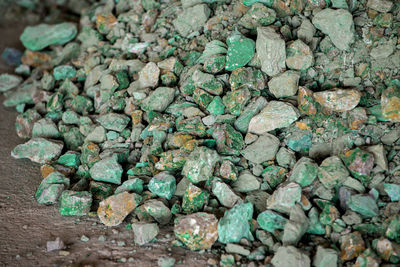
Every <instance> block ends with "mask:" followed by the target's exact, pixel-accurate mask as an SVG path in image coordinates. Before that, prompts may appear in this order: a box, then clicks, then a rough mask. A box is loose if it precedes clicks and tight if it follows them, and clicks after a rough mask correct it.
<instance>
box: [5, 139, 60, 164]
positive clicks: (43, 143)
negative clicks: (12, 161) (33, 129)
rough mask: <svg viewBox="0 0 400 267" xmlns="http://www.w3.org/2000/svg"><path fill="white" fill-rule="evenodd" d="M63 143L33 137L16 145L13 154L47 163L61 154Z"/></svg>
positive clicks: (19, 157)
mask: <svg viewBox="0 0 400 267" xmlns="http://www.w3.org/2000/svg"><path fill="white" fill-rule="evenodd" d="M63 146H64V145H63V143H62V142H60V141H52V140H47V139H44V138H41V137H38V138H32V139H31V140H29V141H28V142H26V143H25V144H21V145H18V146H16V147H15V148H14V149H13V150H12V151H11V156H13V157H14V158H17V159H23V158H28V159H30V160H31V161H33V162H37V163H47V162H50V161H52V160H54V159H56V158H58V156H59V155H60V154H61V151H62V149H63Z"/></svg>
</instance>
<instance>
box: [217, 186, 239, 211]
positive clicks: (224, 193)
mask: <svg viewBox="0 0 400 267" xmlns="http://www.w3.org/2000/svg"><path fill="white" fill-rule="evenodd" d="M212 192H213V194H214V195H215V196H216V197H217V198H218V200H219V202H220V203H221V204H222V205H223V206H225V207H228V208H232V207H233V206H234V205H235V204H236V203H240V202H241V198H240V197H239V196H238V195H236V194H235V193H234V192H233V190H232V189H231V188H230V187H229V185H227V184H225V183H223V182H218V181H216V182H215V183H214V184H213V187H212Z"/></svg>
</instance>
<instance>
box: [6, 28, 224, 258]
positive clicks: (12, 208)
mask: <svg viewBox="0 0 400 267" xmlns="http://www.w3.org/2000/svg"><path fill="white" fill-rule="evenodd" d="M22 30H23V26H21V25H19V26H16V25H15V24H13V25H10V24H5V23H1V24H0V53H1V52H2V51H3V49H4V48H5V47H7V46H9V47H17V48H21V44H20V43H19V41H18V37H19V34H20V33H21V31H22ZM7 71H9V72H11V70H10V68H8V67H7V66H6V65H5V64H4V63H2V62H0V73H3V72H7ZM0 101H1V102H3V101H4V97H0ZM16 116H17V112H16V111H15V110H14V109H5V108H4V107H3V105H0V263H1V264H2V266H117V265H121V266H122V265H123V266H157V260H158V258H160V257H162V256H172V257H174V258H175V259H176V262H177V263H180V264H179V265H178V266H205V265H207V264H206V263H207V260H208V258H210V257H212V258H217V256H215V255H212V254H207V253H205V254H198V253H194V252H190V251H188V250H186V249H183V248H176V247H172V246H171V245H170V241H171V239H169V240H168V239H167V238H165V236H166V234H168V233H169V234H170V236H173V234H172V229H171V228H170V229H163V230H162V231H161V233H160V234H159V236H158V237H157V238H158V239H159V241H158V242H157V243H153V244H150V245H148V246H144V247H138V246H134V245H133V233H132V231H130V230H127V229H126V228H125V226H126V223H124V224H122V225H120V226H119V227H114V228H107V227H104V225H102V224H101V223H99V220H98V219H97V218H88V217H86V218H80V219H79V218H73V217H72V218H71V217H61V215H59V213H58V211H57V209H56V207H55V206H42V205H39V204H37V202H36V201H35V199H34V198H33V194H34V192H35V190H36V188H37V186H38V185H39V184H40V180H41V176H40V172H39V165H38V164H34V163H31V162H30V161H29V160H15V159H13V158H12V157H11V156H10V151H11V150H12V149H13V148H14V147H15V146H16V145H18V144H20V143H22V142H23V140H21V139H19V138H18V136H17V135H16V134H15V129H14V122H15V118H16ZM82 235H86V236H87V237H89V238H90V240H89V241H88V242H82V241H81V240H80V238H81V236H82ZM100 235H104V236H105V237H106V241H103V242H101V241H99V240H98V237H99V236H100ZM56 237H60V238H61V239H62V240H63V241H64V243H65V244H66V245H67V249H66V250H67V251H68V252H69V253H70V254H69V255H67V256H60V255H59V253H58V252H46V242H47V241H49V240H54V239H55V238H56ZM118 241H123V242H125V244H126V245H125V246H122V247H120V246H118ZM124 260H126V263H121V261H124Z"/></svg>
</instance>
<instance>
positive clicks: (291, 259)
mask: <svg viewBox="0 0 400 267" xmlns="http://www.w3.org/2000/svg"><path fill="white" fill-rule="evenodd" d="M271 263H272V264H273V265H274V266H304V267H307V266H308V267H309V266H311V265H310V258H309V257H308V256H307V255H306V254H304V253H303V252H302V251H301V250H299V249H297V248H295V247H293V246H287V247H279V248H278V250H277V251H276V253H275V255H274V257H273V258H272V261H271Z"/></svg>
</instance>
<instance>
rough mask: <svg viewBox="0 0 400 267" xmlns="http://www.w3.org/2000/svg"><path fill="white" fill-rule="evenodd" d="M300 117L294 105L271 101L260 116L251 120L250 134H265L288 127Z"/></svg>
mask: <svg viewBox="0 0 400 267" xmlns="http://www.w3.org/2000/svg"><path fill="white" fill-rule="evenodd" d="M299 117H300V113H299V111H298V110H297V108H295V107H294V106H293V105H292V104H289V103H286V102H282V101H271V102H269V103H268V104H267V106H266V107H265V108H264V109H263V110H261V112H260V114H258V115H256V116H254V117H253V118H252V119H251V120H250V124H249V132H251V133H255V134H264V133H267V132H269V131H272V130H275V129H279V128H284V127H288V126H289V125H290V124H292V123H293V122H295V121H296V120H297V119H298V118H299Z"/></svg>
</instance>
